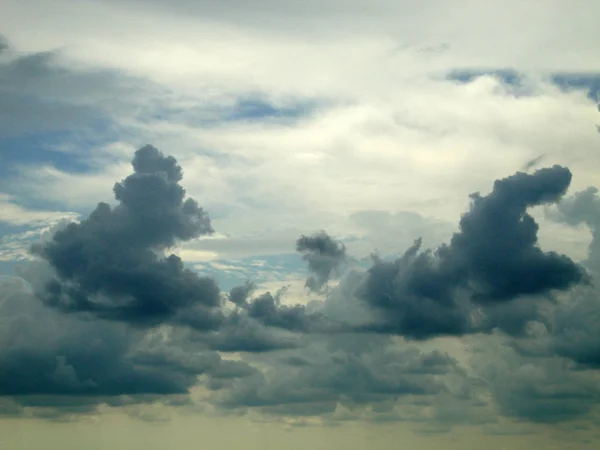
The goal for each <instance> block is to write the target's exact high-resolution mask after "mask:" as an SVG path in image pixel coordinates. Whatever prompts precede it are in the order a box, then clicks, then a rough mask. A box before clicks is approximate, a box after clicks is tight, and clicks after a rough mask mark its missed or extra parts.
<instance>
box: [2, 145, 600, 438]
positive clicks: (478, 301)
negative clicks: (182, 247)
mask: <svg viewBox="0 0 600 450" xmlns="http://www.w3.org/2000/svg"><path fill="white" fill-rule="evenodd" d="M182 177H183V171H182V168H181V166H180V165H179V164H178V163H177V161H176V160H175V158H173V157H171V156H165V155H164V154H162V153H161V152H159V151H158V150H157V149H156V148H154V147H151V146H146V147H142V148H141V149H139V150H138V151H137V152H136V153H135V157H134V159H133V173H132V174H130V175H129V176H128V177H126V178H125V179H124V180H123V181H122V182H119V183H116V184H115V186H114V193H115V197H116V199H117V201H118V204H117V205H116V206H113V207H111V206H109V205H108V204H105V203H100V204H99V205H98V206H97V207H96V208H95V209H94V210H93V211H92V212H91V213H90V215H89V217H87V218H85V219H83V220H81V221H80V222H78V223H69V224H67V223H65V224H62V225H61V226H59V227H58V228H57V229H56V230H54V232H53V233H52V234H50V235H47V236H45V237H44V238H43V240H42V241H41V242H40V243H39V244H36V245H34V246H33V253H34V254H35V255H37V256H38V257H41V258H40V259H41V260H40V261H37V262H34V263H30V264H29V265H26V266H24V267H23V268H22V269H20V272H19V274H20V276H21V277H22V278H23V279H24V280H27V283H28V284H27V285H24V284H22V283H21V282H19V281H8V282H3V285H2V289H1V292H2V296H3V298H2V301H1V302H0V317H1V319H2V320H1V330H2V335H1V336H0V338H1V340H2V343H3V345H2V348H3V349H4V350H3V351H2V352H0V358H1V359H2V367H3V368H5V369H4V370H3V372H2V375H1V377H3V378H2V379H1V380H0V381H1V383H0V385H2V386H3V390H2V391H1V392H0V394H1V395H2V396H3V397H5V398H8V399H13V402H14V404H15V405H17V410H15V411H13V413H10V414H16V413H18V412H19V411H21V412H22V411H23V409H22V408H25V409H27V408H29V409H31V408H32V407H33V408H41V407H42V408H55V410H56V411H57V413H58V414H60V411H63V412H67V411H69V412H71V413H73V412H77V411H78V412H88V411H91V410H93V409H94V408H95V407H96V406H97V405H99V404H103V403H104V404H111V405H117V404H123V402H124V401H125V400H123V396H128V398H129V400H127V401H128V402H134V403H136V402H144V401H157V400H159V401H165V402H168V403H170V404H173V402H175V403H185V404H190V402H192V397H190V393H191V392H192V391H193V390H194V389H195V388H197V387H198V388H200V389H203V390H204V391H203V392H204V394H203V397H202V398H203V400H202V401H206V402H209V403H211V404H212V405H213V406H215V407H217V408H219V409H222V410H227V411H229V410H243V411H245V410H250V409H256V410H258V411H260V412H262V413H264V414H269V415H274V416H278V417H318V418H319V420H323V421H325V423H334V422H337V421H340V420H365V419H366V420H373V421H378V420H386V421H387V420H405V421H407V420H408V421H414V422H423V421H427V422H429V423H430V424H431V426H432V427H433V428H431V430H434V429H435V430H448V429H449V427H451V426H453V425H454V424H456V423H461V422H463V421H468V422H471V423H473V422H474V421H475V420H476V419H477V420H479V421H480V422H494V421H495V420H496V419H497V417H496V416H495V413H494V410H495V409H494V408H497V410H498V411H499V412H500V413H501V415H503V416H505V417H508V418H518V419H525V420H527V421H531V422H553V421H556V422H560V421H564V420H570V419H574V418H579V419H581V418H585V417H587V415H588V414H590V413H591V412H592V411H593V409H594V408H595V406H596V403H597V400H596V398H597V394H598V392H597V389H595V388H594V386H595V385H594V376H593V372H592V371H590V370H589V369H591V368H595V367H597V366H598V358H597V356H598V355H597V345H595V340H594V339H595V338H594V337H595V336H597V331H598V327H597V326H596V323H595V322H596V321H595V319H594V318H595V317H597V315H598V311H599V310H600V308H599V307H598V301H597V299H598V296H597V293H596V291H595V288H594V287H593V286H592V285H591V284H589V283H587V281H588V280H589V279H590V277H593V276H594V275H595V265H594V262H593V261H594V258H593V257H592V255H594V254H595V253H594V251H595V250H594V249H595V248H596V245H597V244H596V235H595V230H596V226H597V224H596V222H597V220H596V219H597V217H596V216H597V215H596V214H595V208H596V206H597V197H596V195H595V191H594V190H592V189H588V190H586V191H583V192H582V193H577V194H574V195H573V196H571V197H567V198H564V199H563V196H564V194H565V193H566V191H567V189H568V187H569V184H570V182H571V172H570V171H569V170H568V169H567V168H565V167H561V166H553V167H550V168H546V169H539V170H537V171H535V172H533V173H529V174H527V173H522V172H517V173H516V174H514V175H511V176H509V177H507V178H503V179H499V180H497V181H496V182H495V183H494V185H493V189H492V190H491V192H490V193H488V194H486V195H481V194H479V193H476V194H473V195H472V196H471V205H470V207H469V210H468V211H467V212H466V213H465V214H463V215H462V216H461V219H460V222H459V229H458V231H457V232H455V233H454V234H453V236H452V237H451V239H450V241H449V243H448V244H443V245H441V246H439V247H438V248H437V249H436V250H435V251H428V250H426V251H421V245H422V243H421V240H419V239H418V240H417V241H415V243H414V245H413V246H411V247H410V248H409V249H408V250H407V251H406V252H405V253H404V255H403V256H401V257H400V258H396V259H391V260H386V259H383V258H382V257H375V258H374V260H373V262H372V265H371V266H370V267H368V268H366V269H365V268H361V267H360V263H359V262H358V261H357V260H355V259H353V258H352V257H351V256H349V255H347V251H346V247H345V245H344V244H342V243H341V242H339V241H336V240H334V239H332V238H331V237H330V236H329V235H328V234H326V233H325V232H321V233H317V234H315V235H312V236H306V235H303V236H301V237H300V238H299V239H298V240H297V242H296V245H297V250H298V251H299V252H300V253H301V255H302V256H303V258H304V260H305V261H306V262H307V263H308V269H309V272H310V273H312V274H314V275H313V276H314V277H315V278H314V282H313V283H309V284H308V285H307V286H308V287H309V288H313V289H314V290H316V291H318V292H316V293H311V294H310V295H318V296H319V299H318V300H314V301H312V302H309V303H307V304H301V303H298V304H290V303H289V302H287V301H286V290H285V289H282V290H279V291H277V292H276V293H275V294H272V293H270V292H258V288H257V286H256V285H255V284H254V283H252V282H251V281H248V282H247V283H246V284H244V285H241V286H238V287H235V288H233V289H232V290H231V291H230V292H229V294H228V295H224V294H222V293H221V292H220V289H219V288H218V286H217V284H216V282H215V281H214V279H212V278H210V277H207V276H202V275H199V274H197V273H196V272H193V271H191V270H190V269H187V268H185V267H184V263H183V261H182V260H181V259H180V258H179V257H177V256H174V255H170V256H169V255H168V253H169V250H170V249H172V248H173V247H174V246H176V245H177V244H178V243H180V242H185V241H189V240H192V239H195V238H198V237H201V236H203V235H207V234H210V233H212V231H213V230H212V225H211V222H210V220H209V218H208V215H207V213H206V212H205V211H204V210H203V209H202V208H200V207H199V206H198V204H197V203H196V201H195V200H193V199H191V198H187V197H186V192H185V190H184V189H183V187H182V186H181V184H180V182H181V181H182ZM554 204H556V206H555V207H554V208H555V209H551V210H549V211H552V212H551V213H550V212H549V214H550V216H552V217H554V218H555V219H556V220H560V221H564V222H566V223H569V224H573V225H576V224H578V223H581V222H585V223H586V224H588V226H589V227H590V228H591V229H592V230H593V233H594V239H593V240H592V244H591V246H590V249H591V250H590V255H591V256H590V258H589V259H588V261H587V262H586V266H587V267H588V268H589V270H590V272H589V273H588V272H587V271H586V270H585V269H584V267H583V266H580V265H578V264H577V263H575V262H573V261H572V260H571V259H570V258H568V257H567V256H564V255H561V254H558V253H556V252H553V251H543V250H542V249H541V248H540V246H539V243H538V238H537V233H538V224H537V223H536V221H535V220H534V218H533V216H532V215H530V213H529V211H530V210H531V208H533V207H536V206H539V205H554ZM391 231H393V230H391ZM342 263H347V264H349V266H350V267H349V269H350V270H348V271H346V273H345V274H344V276H343V277H342V280H341V281H340V283H339V284H337V285H336V286H335V287H333V288H331V289H328V290H326V291H325V292H321V291H322V289H321V288H322V287H323V286H325V285H326V283H327V281H328V280H329V278H330V276H331V275H332V274H333V273H334V272H335V271H336V270H339V269H340V268H341V264H342ZM557 298H558V299H559V300H556V299H557ZM226 299H228V300H229V303H226V302H225V300H226ZM574 330H577V331H574ZM482 333H483V334H485V335H486V336H485V339H484V340H481V341H480V342H481V343H485V344H486V345H480V344H477V343H475V344H474V343H473V342H471V341H470V338H469V336H468V335H473V334H478V339H480V338H481V337H482ZM448 335H451V336H466V337H464V339H466V340H465V341H464V342H465V343H466V345H467V346H472V347H473V348H474V349H475V350H476V352H475V356H474V357H472V358H464V355H461V354H460V352H459V353H456V351H455V350H453V348H452V345H451V343H452V342H453V341H450V340H447V339H446V340H444V339H435V338H436V337H439V336H448ZM409 340H412V341H413V342H411V343H409V342H407V341H409ZM501 342H505V343H508V344H509V345H506V346H503V347H501V348H503V349H504V350H503V351H502V352H500V351H497V350H494V348H496V347H494V346H497V345H500V343H501ZM227 354H232V356H233V359H231V358H229V357H227V356H226V355H227ZM491 354H493V355H494V358H496V359H494V358H492V360H493V361H492V362H490V361H489V359H490V355H491ZM518 366H522V367H523V368H522V369H519V370H516V369H515V368H516V367H518ZM577 367H579V368H581V369H585V370H580V371H579V372H578V371H576V370H575V369H576V368H577ZM73 398H76V399H77V400H76V401H75V402H74V401H73V400H72V399H73ZM161 399H162V400H161ZM73 402H74V403H73ZM7 407H8V406H7ZM19 408H21V409H19ZM457 411H460V412H461V413H460V414H458V413H457Z"/></svg>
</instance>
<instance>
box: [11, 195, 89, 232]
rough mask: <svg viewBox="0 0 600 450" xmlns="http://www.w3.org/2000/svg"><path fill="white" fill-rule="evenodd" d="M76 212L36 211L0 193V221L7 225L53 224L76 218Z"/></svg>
mask: <svg viewBox="0 0 600 450" xmlns="http://www.w3.org/2000/svg"><path fill="white" fill-rule="evenodd" d="M77 217H78V214H77V213H74V212H58V211H36V210H32V209H28V208H25V207H23V206H20V205H18V204H16V203H14V199H13V198H12V197H11V196H9V195H6V194H2V193H0V222H4V223H7V224H9V225H33V226H45V225H53V224H56V223H57V222H60V221H61V220H65V219H67V220H68V219H70V220H73V219H76V218H77Z"/></svg>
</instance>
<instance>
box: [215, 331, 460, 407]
mask: <svg viewBox="0 0 600 450" xmlns="http://www.w3.org/2000/svg"><path fill="white" fill-rule="evenodd" d="M360 339H362V340H364V336H363V337H362V338H360ZM327 342H328V340H326V341H324V342H323V341H321V343H314V345H312V346H311V347H310V348H307V349H306V350H304V351H302V352H300V353H298V351H296V352H295V353H294V354H290V357H291V356H296V357H298V356H301V359H302V363H301V364H296V363H292V364H289V362H290V361H291V360H290V358H284V359H283V364H275V363H274V362H273V361H271V362H270V365H271V367H272V370H271V371H270V373H269V376H268V378H267V377H266V376H265V375H263V374H257V375H256V376H255V377H253V378H251V379H245V381H244V382H243V383H241V382H237V381H236V382H234V384H233V386H232V389H231V390H229V391H225V392H222V393H221V394H220V395H218V396H216V397H215V398H214V399H213V401H214V402H215V403H216V404H217V405H219V406H221V407H224V408H258V409H260V410H261V411H263V412H266V413H269V414H278V415H322V414H327V413H331V412H333V410H334V409H335V408H336V405H338V404H343V405H346V406H352V407H356V406H360V405H377V404H382V403H385V402H390V401H394V399H398V398H402V397H424V396H432V395H437V394H439V393H440V392H442V391H444V389H445V387H444V385H443V383H441V382H440V380H438V379H437V378H436V377H438V376H440V375H444V374H447V373H449V372H453V371H454V370H455V369H456V367H455V362H454V360H452V358H449V357H448V356H447V355H443V354H441V353H436V352H434V353H430V354H423V353H420V352H418V351H416V350H415V349H404V350H403V349H398V348H395V347H394V346H390V342H389V341H387V342H385V343H384V345H381V342H379V345H374V346H369V350H366V349H363V350H358V351H357V348H355V349H350V348H348V349H347V350H345V351H344V350H341V349H339V348H337V349H335V345H334V347H329V346H328V345H327ZM323 343H325V346H323ZM359 348H360V347H358V349H359ZM296 359H297V358H296ZM259 361H260V359H259Z"/></svg>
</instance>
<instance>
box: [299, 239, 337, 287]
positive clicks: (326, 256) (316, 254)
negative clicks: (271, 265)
mask: <svg viewBox="0 0 600 450" xmlns="http://www.w3.org/2000/svg"><path fill="white" fill-rule="evenodd" d="M296 250H297V251H298V252H300V253H301V254H302V259H304V260H305V261H306V262H307V263H308V270H309V272H311V273H312V274H313V275H312V276H310V277H309V278H308V279H307V280H306V287H308V288H309V289H310V290H311V291H314V292H318V291H320V290H321V289H322V288H323V286H325V285H326V283H327V281H328V280H329V278H330V277H331V275H332V274H333V272H334V271H335V270H336V269H337V268H338V267H339V266H340V265H341V264H342V263H343V262H344V261H345V259H346V247H345V246H344V244H343V243H342V242H340V241H336V240H335V239H333V238H332V237H331V236H329V235H328V234H327V233H326V232H325V231H321V232H319V233H315V234H314V235H311V236H304V235H303V236H300V238H298V240H297V241H296Z"/></svg>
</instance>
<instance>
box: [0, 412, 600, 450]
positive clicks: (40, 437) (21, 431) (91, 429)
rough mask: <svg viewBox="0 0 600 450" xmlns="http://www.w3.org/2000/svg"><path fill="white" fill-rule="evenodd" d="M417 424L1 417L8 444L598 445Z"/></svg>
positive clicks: (577, 435)
mask: <svg viewBox="0 0 600 450" xmlns="http://www.w3.org/2000/svg"><path fill="white" fill-rule="evenodd" d="M410 427H411V424H406V423H400V422H398V423H387V424H377V425H374V424H371V425H368V424H361V423H359V422H356V423H347V424H342V425H340V426H333V427H332V426H310V427H289V426H286V425H284V424H280V423H276V422H271V423H268V422H262V423H258V422H252V421H250V420H248V419H246V418H243V417H242V418H240V417H229V418H208V417H203V416H202V415H192V416H186V417H181V416H180V417H177V418H175V419H174V420H173V421H171V422H166V423H152V422H143V421H140V420H137V419H133V418H129V417H127V416H123V415H112V414H111V415H106V416H100V417H99V418H97V419H96V420H83V421H80V422H74V423H62V422H51V421H43V420H35V419H30V420H24V419H0V448H2V449H3V450H4V449H6V450H13V449H14V450H38V449H39V450H83V449H85V450H159V449H161V450H162V449H165V448H168V449H170V450H188V449H197V448H201V449H210V450H242V449H244V450H275V449H281V448H285V449H289V450H304V449H311V450H331V449H341V448H343V449H345V450H363V449H366V448H368V449H371V450H397V449H404V448H410V449H418V450H437V449H444V450H481V449H483V448H485V449H486V450H526V449H531V448H536V449H539V450H559V449H577V450H592V449H596V448H597V447H596V444H595V442H594V440H593V438H594V433H592V432H589V431H584V430H579V431H571V433H574V434H569V433H566V432H565V429H564V428H563V427H561V426H558V427H556V426H552V425H536V426H532V427H531V428H530V430H531V433H530V434H524V433H517V434H510V433H506V434H502V431H501V429H500V431H499V432H497V433H496V434H491V433H489V434H485V433H482V432H481V429H480V428H476V427H469V426H467V427H464V426H462V427H457V428H456V429H455V430H453V431H452V432H451V433H447V434H443V433H441V434H430V435H418V434H416V433H414V432H413V431H411V430H410Z"/></svg>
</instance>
